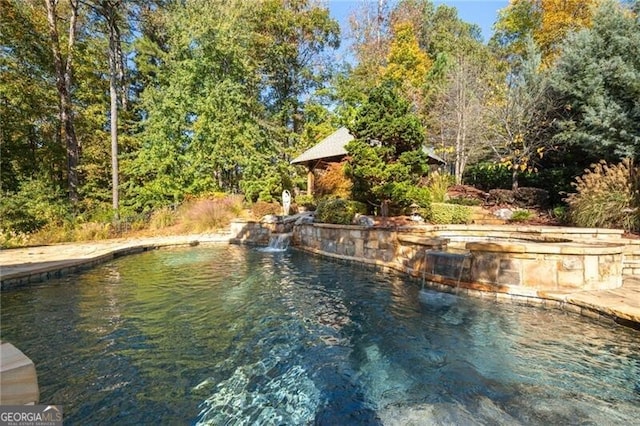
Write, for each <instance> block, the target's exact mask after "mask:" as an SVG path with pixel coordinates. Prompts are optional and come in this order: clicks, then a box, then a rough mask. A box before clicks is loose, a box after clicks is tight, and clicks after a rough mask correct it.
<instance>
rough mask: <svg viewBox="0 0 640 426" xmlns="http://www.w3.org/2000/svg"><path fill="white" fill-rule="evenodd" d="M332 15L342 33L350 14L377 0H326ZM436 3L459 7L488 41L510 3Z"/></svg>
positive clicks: (460, 13) (446, 0)
mask: <svg viewBox="0 0 640 426" xmlns="http://www.w3.org/2000/svg"><path fill="white" fill-rule="evenodd" d="M326 1H327V3H328V5H329V10H330V12H331V15H332V16H333V17H334V18H336V19H337V20H338V21H339V22H340V28H341V30H342V34H346V33H347V32H348V29H349V15H350V14H351V12H352V11H353V10H354V9H357V8H358V7H359V6H361V5H362V3H363V2H365V1H368V2H375V1H376V0H326ZM432 1H433V3H434V4H435V5H439V4H446V5H448V6H455V7H456V8H457V9H458V16H459V17H460V18H461V19H462V20H464V21H467V22H470V23H472V24H478V25H479V26H480V28H481V29H482V37H483V38H484V41H485V42H487V41H488V40H489V39H490V38H491V35H492V34H493V30H492V26H493V24H494V22H495V21H496V18H497V16H498V11H499V10H500V9H503V8H504V7H506V6H507V4H508V3H509V1H508V0H432Z"/></svg>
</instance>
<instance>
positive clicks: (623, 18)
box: [552, 1, 640, 159]
mask: <svg viewBox="0 0 640 426" xmlns="http://www.w3.org/2000/svg"><path fill="white" fill-rule="evenodd" d="M624 9H625V8H624V6H622V5H621V4H620V3H619V2H614V1H605V2H603V3H602V5H601V6H600V7H599V9H598V10H597V12H596V14H595V16H594V20H593V25H592V26H591V27H590V28H588V29H584V30H582V31H580V32H578V33H575V34H573V35H570V36H569V37H568V39H567V41H566V43H564V45H563V48H562V53H561V55H560V57H559V60H558V63H557V66H556V68H555V70H554V71H553V74H552V87H553V89H554V91H555V96H557V97H558V98H559V104H558V105H559V106H560V107H561V109H560V110H559V114H560V120H559V121H558V129H559V132H558V133H557V134H556V135H555V140H556V141H558V142H560V143H562V144H565V145H568V146H574V145H579V146H581V147H583V148H584V149H585V150H587V151H589V152H592V153H595V154H596V155H597V156H599V157H600V158H605V159H619V158H622V157H626V156H634V155H635V156H637V155H638V154H640V20H639V19H638V17H637V16H633V14H631V13H629V12H628V11H625V10H624Z"/></svg>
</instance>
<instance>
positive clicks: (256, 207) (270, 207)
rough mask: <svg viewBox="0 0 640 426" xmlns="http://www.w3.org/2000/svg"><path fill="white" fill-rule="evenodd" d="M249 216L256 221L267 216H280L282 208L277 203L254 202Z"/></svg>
mask: <svg viewBox="0 0 640 426" xmlns="http://www.w3.org/2000/svg"><path fill="white" fill-rule="evenodd" d="M251 214H252V215H253V216H254V217H255V218H257V219H261V218H263V217H264V216H266V215H269V214H275V215H279V214H282V206H281V205H280V204H278V203H268V202H266V201H256V202H255V203H253V205H252V206H251Z"/></svg>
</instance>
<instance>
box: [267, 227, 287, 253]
mask: <svg viewBox="0 0 640 426" xmlns="http://www.w3.org/2000/svg"><path fill="white" fill-rule="evenodd" d="M290 242H291V233H290V232H287V233H285V234H272V235H271V237H270V238H269V245H268V246H267V247H264V248H262V249H261V250H262V251H265V252H282V251H286V250H287V248H289V243H290Z"/></svg>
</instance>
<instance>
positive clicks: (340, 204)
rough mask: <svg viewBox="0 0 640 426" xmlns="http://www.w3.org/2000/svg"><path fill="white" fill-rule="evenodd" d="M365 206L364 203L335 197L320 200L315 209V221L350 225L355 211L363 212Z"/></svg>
mask: <svg viewBox="0 0 640 426" xmlns="http://www.w3.org/2000/svg"><path fill="white" fill-rule="evenodd" d="M366 212H367V206H366V205H365V204H364V203H360V202H358V201H351V200H343V199H341V198H336V199H333V200H322V201H320V202H319V203H318V208H317V209H316V221H318V222H323V223H335V224H338V225H350V224H351V223H352V222H353V218H354V217H355V215H356V213H360V214H365V213H366Z"/></svg>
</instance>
